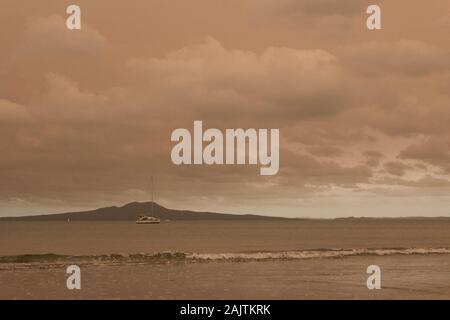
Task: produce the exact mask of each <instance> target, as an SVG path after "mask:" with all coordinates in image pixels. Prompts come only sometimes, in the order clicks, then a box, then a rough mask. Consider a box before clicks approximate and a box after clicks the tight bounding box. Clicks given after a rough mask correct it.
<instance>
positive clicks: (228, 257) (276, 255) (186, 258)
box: [0, 248, 450, 264]
mask: <svg viewBox="0 0 450 320" xmlns="http://www.w3.org/2000/svg"><path fill="white" fill-rule="evenodd" d="M431 254H450V248H384V249H368V248H366V249H312V250H293V251H258V252H237V253H231V252H230V253H185V252H171V251H169V252H157V253H137V254H126V255H125V254H106V255H87V256H81V255H79V256H74V255H60V254H52V253H49V254H26V255H16V256H0V264H38V263H47V264H64V263H90V264H108V263H113V264H115V263H119V264H120V263H152V262H167V261H180V262H195V261H198V262H201V261H205V262H208V261H217V262H220V261H223V262H227V261H229V262H245V261H264V260H301V259H330V258H335V259H339V258H346V257H352V256H371V255H373V256H390V255H431Z"/></svg>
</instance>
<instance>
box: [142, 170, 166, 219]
mask: <svg viewBox="0 0 450 320" xmlns="http://www.w3.org/2000/svg"><path fill="white" fill-rule="evenodd" d="M151 181H152V213H151V216H147V215H140V216H139V218H137V220H136V224H159V223H161V219H159V218H156V217H154V216H153V215H154V204H155V201H154V200H155V199H154V192H153V177H152V179H151Z"/></svg>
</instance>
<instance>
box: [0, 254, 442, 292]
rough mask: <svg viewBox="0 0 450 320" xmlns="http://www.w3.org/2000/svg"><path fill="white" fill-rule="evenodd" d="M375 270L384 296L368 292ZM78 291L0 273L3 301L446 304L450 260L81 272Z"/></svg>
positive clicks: (43, 277)
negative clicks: (368, 271)
mask: <svg viewBox="0 0 450 320" xmlns="http://www.w3.org/2000/svg"><path fill="white" fill-rule="evenodd" d="M371 264H378V265H379V266H380V267H381V270H382V289H380V290H369V289H367V287H366V279H367V274H366V268H367V266H368V265H371ZM81 268H82V278H81V284H82V288H81V290H68V289H67V288H66V277H67V275H66V274H65V266H63V265H61V266H53V267H51V268H31V269H30V268H20V267H19V268H16V269H9V270H2V271H0V283H1V291H0V298H1V299H449V298H450V271H449V270H450V255H430V256H418V255H413V256H395V255H394V256H385V257H350V258H344V259H312V260H295V261H257V262H256V261H253V262H200V263H183V262H181V263H180V262H175V263H163V264H139V265H128V264H125V265H101V266H93V265H90V266H81Z"/></svg>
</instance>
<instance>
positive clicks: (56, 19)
mask: <svg viewBox="0 0 450 320" xmlns="http://www.w3.org/2000/svg"><path fill="white" fill-rule="evenodd" d="M65 26H66V20H65V19H64V18H63V17H61V16H57V15H53V16H48V17H39V18H37V19H32V20H31V21H30V23H29V24H28V28H27V30H26V32H25V35H24V39H23V41H22V42H21V45H20V47H19V48H18V51H19V55H30V54H32V55H41V54H46V53H53V54H59V53H64V54H69V55H75V56H76V55H82V54H87V55H91V56H100V55H102V54H104V53H105V50H106V49H107V47H108V41H107V40H106V38H105V37H104V36H102V35H101V34H100V33H99V32H98V31H97V30H95V29H93V28H91V27H90V26H89V25H87V24H83V26H82V29H81V30H68V29H67V28H66V27H65Z"/></svg>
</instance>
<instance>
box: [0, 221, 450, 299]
mask: <svg viewBox="0 0 450 320" xmlns="http://www.w3.org/2000/svg"><path fill="white" fill-rule="evenodd" d="M449 227H450V223H449V222H448V221H447V220H445V219H426V220H420V219H419V220H415V219H375V220H371V219H349V220H323V221H321V220H292V221H283V220H279V221H183V222H180V221H172V222H166V223H162V224H161V225H157V226H137V225H135V224H133V223H130V222H73V223H63V222H2V223H0V243H1V244H2V245H0V284H1V288H2V289H1V290H0V298H1V299H449V298H450V272H449V270H450V254H449V253H450V251H449V249H448V246H447V244H448V243H449V240H450V233H449V232H448V230H449ZM71 264H76V265H79V266H80V268H81V271H82V276H81V283H82V288H81V290H68V289H67V287H66V279H67V277H68V275H67V274H66V268H67V266H69V265H71ZM369 265H378V266H379V267H380V268H381V279H382V281H381V285H382V289H380V290H369V289H367V286H366V280H367V277H368V276H369V275H368V274H367V273H366V269H367V267H368V266H369Z"/></svg>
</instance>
